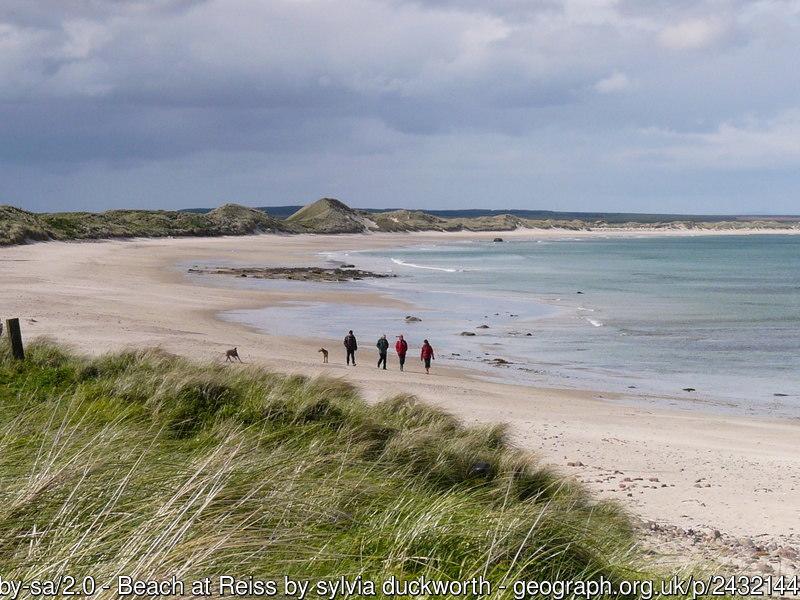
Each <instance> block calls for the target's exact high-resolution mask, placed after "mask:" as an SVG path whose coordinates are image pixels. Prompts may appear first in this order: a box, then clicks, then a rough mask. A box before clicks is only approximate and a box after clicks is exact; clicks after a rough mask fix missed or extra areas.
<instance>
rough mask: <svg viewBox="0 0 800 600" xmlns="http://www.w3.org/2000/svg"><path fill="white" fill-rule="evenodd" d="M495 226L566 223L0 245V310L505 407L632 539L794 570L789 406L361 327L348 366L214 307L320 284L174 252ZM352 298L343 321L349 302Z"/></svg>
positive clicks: (231, 253)
mask: <svg viewBox="0 0 800 600" xmlns="http://www.w3.org/2000/svg"><path fill="white" fill-rule="evenodd" d="M655 233H657V234H663V233H664V232H655ZM646 234H647V232H643V231H641V230H636V231H634V232H631V233H630V235H636V236H641V235H646ZM669 234H671V235H675V234H676V232H669ZM498 235H500V236H502V237H504V238H510V237H515V236H516V237H521V236H527V237H533V236H537V237H544V236H563V235H564V232H563V231H560V232H559V231H540V232H532V231H520V232H502V233H500V234H497V233H486V234H471V233H449V234H443V233H419V234H371V235H341V236H308V235H298V236H278V235H264V236H251V237H235V238H182V239H159V240H131V241H104V242H89V243H56V242H52V243H41V244H33V245H27V246H20V247H7V248H0V313H2V314H0V317H2V318H8V317H15V316H16V317H20V319H21V322H22V328H23V334H24V336H25V338H27V339H28V340H30V339H32V338H34V337H36V336H40V335H44V336H49V337H51V338H53V339H55V340H57V341H59V342H63V343H66V344H68V345H70V346H71V347H73V348H75V349H77V350H79V351H82V352H87V353H92V354H98V353H102V352H106V351H109V350H116V349H120V348H124V347H131V346H132V347H142V346H159V347H161V348H163V349H165V350H168V351H170V352H174V353H176V354H180V355H185V356H188V357H191V358H196V359H202V360H217V361H221V360H223V358H224V354H223V353H224V350H225V349H227V348H230V347H233V346H238V348H239V352H240V354H241V355H242V357H243V359H244V360H245V361H246V362H248V363H255V364H259V365H263V366H264V367H267V368H269V369H274V370H278V371H284V372H292V373H303V374H308V375H312V376H313V375H323V374H324V375H329V376H333V377H344V378H346V379H347V380H349V381H352V382H353V383H355V384H356V385H357V386H359V387H360V389H361V390H362V393H363V395H364V397H365V398H366V399H367V400H369V401H374V400H378V399H380V398H383V397H386V396H390V395H392V394H395V393H401V392H402V393H412V394H415V395H417V396H418V397H419V398H421V399H422V400H424V401H426V402H430V403H432V404H435V405H437V406H442V407H444V408H445V409H447V410H449V411H451V412H453V413H455V414H457V415H459V416H460V417H461V418H462V419H463V420H464V421H465V422H467V423H479V422H480V423H483V422H498V421H500V422H505V423H508V424H509V428H510V434H511V436H512V439H513V440H514V442H515V443H517V444H518V445H519V446H521V447H524V448H526V449H530V450H532V451H534V452H535V453H536V454H537V455H538V456H539V457H540V458H541V460H542V461H544V462H546V463H552V464H553V465H555V466H557V468H558V469H559V470H560V471H561V472H562V473H564V475H565V476H569V477H576V478H577V479H579V480H581V481H584V482H585V483H586V484H587V485H588V486H589V487H590V488H591V489H592V490H594V491H595V492H596V493H597V494H598V495H599V496H601V497H606V498H614V499H618V500H619V501H620V502H621V503H622V504H623V505H624V506H625V507H626V508H627V509H628V510H629V511H630V512H631V513H633V514H634V515H636V516H638V517H640V518H641V519H642V520H643V522H645V523H647V522H648V521H650V522H652V523H650V524H649V525H646V526H645V527H646V529H647V530H648V533H647V536H645V540H646V542H645V543H646V544H648V545H651V546H653V547H654V548H655V549H656V550H657V551H658V552H659V553H662V554H664V553H665V554H667V556H666V557H662V558H663V559H664V560H672V559H674V560H676V561H679V562H680V561H682V560H685V559H686V557H691V558H693V559H696V558H703V557H718V558H719V559H721V560H722V561H723V562H727V563H729V564H732V565H734V566H735V568H737V569H738V568H741V569H746V570H747V571H750V572H752V571H760V572H769V573H771V572H796V570H797V566H798V565H800V559H798V558H797V554H796V551H797V548H798V547H799V546H800V460H798V458H799V455H800V420H797V419H795V420H786V421H780V422H779V421H776V420H769V419H759V418H749V417H748V418H745V417H732V416H720V415H717V414H710V413H709V414H706V413H703V412H701V411H699V410H698V411H686V410H671V409H667V408H663V403H658V402H657V401H656V400H657V399H653V402H652V406H649V405H648V404H647V403H644V404H640V405H637V406H635V407H634V406H631V405H629V404H626V403H625V402H622V401H620V400H619V399H618V398H617V397H616V396H615V395H614V394H611V393H604V392H602V391H600V390H584V391H581V390H578V391H576V390H559V389H546V388H536V387H530V386H521V385H512V384H503V383H495V382H488V381H485V380H482V379H481V378H480V377H478V376H477V374H476V373H474V372H471V371H469V370H467V369H460V368H442V367H439V366H438V365H434V366H435V368H434V373H433V374H432V375H430V376H426V375H425V373H424V370H423V369H422V367H421V365H420V363H419V361H417V360H413V359H414V358H416V357H415V356H411V359H412V360H409V365H408V366H409V368H408V370H407V371H406V372H405V373H400V372H398V371H397V370H389V371H379V370H377V369H376V368H375V367H374V364H373V357H374V351H373V350H374V349H373V348H372V340H370V343H369V344H367V343H366V340H365V343H364V344H363V345H364V346H365V347H364V349H362V350H361V352H360V357H361V363H360V364H359V366H358V367H356V368H347V367H345V366H344V364H343V363H344V356H343V350H342V347H341V340H340V339H320V338H314V337H313V332H304V331H298V332H297V335H298V337H291V338H289V337H275V336H269V335H265V334H263V333H260V332H257V331H254V330H250V329H248V328H246V327H245V326H243V325H239V324H236V323H232V322H229V321H224V320H221V319H220V318H219V316H218V315H219V313H220V312H222V311H226V310H232V309H241V308H260V307H264V306H272V305H276V304H278V303H281V302H286V301H292V300H302V299H312V298H311V296H312V295H313V296H316V295H317V294H318V293H316V292H309V291H298V292H295V291H287V290H281V291H264V290H254V289H236V288H233V287H230V288H228V287H224V283H225V282H224V281H218V282H215V283H213V284H212V283H208V284H206V283H204V282H202V281H201V282H197V281H194V282H193V281H190V280H189V278H188V277H187V275H186V268H187V266H190V265H191V264H196V263H203V262H204V261H219V262H221V263H225V262H226V261H229V262H230V263H251V264H260V265H265V266H267V265H274V266H289V265H302V266H306V265H312V264H323V263H324V257H322V256H320V255H319V253H320V252H328V251H340V250H353V249H365V248H380V247H394V246H401V245H409V244H414V243H425V242H431V241H436V242H437V243H441V242H446V241H454V240H458V239H465V238H489V239H491V238H493V237H496V236H498ZM569 235H570V236H572V237H574V236H576V235H593V234H592V233H591V232H572V231H570V232H569ZM600 235H609V233H608V232H600ZM326 300H328V301H333V302H342V303H346V304H352V305H369V304H372V303H375V302H378V301H380V302H382V303H383V304H384V305H387V306H396V307H397V308H398V310H403V311H406V309H408V308H410V307H408V306H407V305H404V304H402V303H400V302H399V301H396V300H392V299H388V298H379V297H377V296H376V295H375V294H374V293H364V292H363V291H361V292H358V293H352V292H348V291H347V286H346V285H342V284H331V286H330V291H329V292H326ZM351 310H353V323H354V329H357V324H358V316H357V315H358V312H357V309H351ZM344 333H345V332H343V334H344ZM365 333H366V332H365ZM320 346H324V347H326V348H328V349H329V350H330V351H331V362H330V363H329V364H328V365H324V366H323V365H322V364H320V363H321V359H320V355H319V354H318V353H317V349H318V348H319V347H320ZM231 368H237V367H236V366H232V367H231ZM715 530H717V531H718V532H719V533H718V534H717V533H714V531H715ZM672 555H674V556H672Z"/></svg>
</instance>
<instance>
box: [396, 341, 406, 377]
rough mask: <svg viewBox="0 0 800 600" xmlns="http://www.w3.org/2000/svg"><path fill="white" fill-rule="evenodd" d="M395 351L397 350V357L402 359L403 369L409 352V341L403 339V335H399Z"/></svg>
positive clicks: (401, 367) (401, 366) (401, 368)
mask: <svg viewBox="0 0 800 600" xmlns="http://www.w3.org/2000/svg"><path fill="white" fill-rule="evenodd" d="M394 351H395V352H397V359H398V360H399V361H400V370H401V371H402V370H403V365H405V364H406V352H408V342H406V341H405V340H404V339H403V336H402V335H398V336H397V342H396V343H395V345H394Z"/></svg>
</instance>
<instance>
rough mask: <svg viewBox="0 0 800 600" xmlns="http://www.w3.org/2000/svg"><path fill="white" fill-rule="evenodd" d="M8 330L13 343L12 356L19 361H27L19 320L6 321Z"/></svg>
mask: <svg viewBox="0 0 800 600" xmlns="http://www.w3.org/2000/svg"><path fill="white" fill-rule="evenodd" d="M6 330H7V331H8V339H9V341H10V342H11V354H12V355H13V356H14V358H16V359H17V360H25V350H24V348H23V347H22V331H20V328H19V319H6Z"/></svg>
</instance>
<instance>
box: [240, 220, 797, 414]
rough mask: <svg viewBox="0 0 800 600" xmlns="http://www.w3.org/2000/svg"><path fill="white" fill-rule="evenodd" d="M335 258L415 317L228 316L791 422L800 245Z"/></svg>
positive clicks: (625, 241)
mask: <svg viewBox="0 0 800 600" xmlns="http://www.w3.org/2000/svg"><path fill="white" fill-rule="evenodd" d="M332 258H334V259H341V260H346V261H349V262H355V263H356V264H357V265H358V266H363V267H365V268H372V269H378V270H392V271H394V272H395V273H397V274H398V275H399V277H398V278H396V279H392V280H378V281H375V282H370V283H357V284H354V285H357V286H361V287H363V288H364V289H375V288H378V289H380V290H383V291H385V292H386V293H388V294H390V295H394V296H398V297H401V298H403V299H405V300H407V301H409V302H412V303H413V304H414V305H415V306H416V307H418V308H417V309H415V311H416V312H415V313H414V314H417V315H418V316H420V317H421V318H422V319H423V320H422V322H421V323H416V324H406V323H404V322H403V318H404V316H405V314H401V313H402V312H403V311H396V310H388V309H376V310H370V311H367V310H366V309H359V313H358V314H357V316H356V315H354V313H353V311H352V310H347V309H346V308H340V309H337V310H334V311H333V313H332V312H331V310H332V308H331V306H325V305H323V304H322V303H320V304H316V305H302V306H295V307H289V308H283V309H279V310H280V311H281V315H282V316H281V318H280V319H276V316H275V314H274V313H271V312H270V311H267V312H263V311H262V312H259V311H255V312H253V311H242V312H240V313H238V314H237V315H234V318H237V319H243V320H246V321H248V322H250V323H252V324H255V325H257V326H260V327H264V328H265V329H269V328H270V327H271V328H272V329H273V330H275V329H277V331H275V332H276V333H281V331H280V329H281V327H285V328H286V329H287V331H288V329H289V328H291V327H296V326H297V324H298V322H302V323H303V325H304V327H305V329H309V328H311V329H314V330H316V331H315V332H314V335H317V336H320V337H323V336H328V335H330V336H331V337H332V338H334V339H338V338H339V337H340V334H341V333H342V331H341V330H343V329H349V328H355V329H357V330H358V331H357V333H359V331H360V333H361V334H362V337H365V338H367V340H369V343H368V344H367V345H368V346H369V347H371V346H372V345H373V344H372V340H371V338H372V337H377V335H378V334H379V333H387V334H389V335H390V336H393V335H395V334H397V333H405V334H406V335H407V336H409V337H410V338H411V339H412V342H413V343H416V342H419V341H421V337H422V336H425V337H428V338H430V339H431V341H432V342H433V344H434V347H437V348H438V350H439V355H440V356H441V357H443V358H448V359H449V360H452V361H454V362H469V363H471V364H473V365H475V366H479V367H480V368H482V369H484V371H485V372H486V373H487V375H491V376H502V377H504V378H509V377H511V378H514V379H516V380H519V381H523V382H524V381H529V382H531V383H534V382H535V383H536V384H539V385H556V386H567V387H580V388H589V389H600V390H613V391H621V392H625V393H627V394H631V395H632V396H636V395H638V394H656V395H660V396H662V397H665V398H668V399H669V400H666V401H669V402H672V403H675V402H677V403H684V404H685V406H687V407H700V408H711V409H718V410H731V411H735V412H753V413H758V414H772V415H785V416H790V417H798V416H800V236H789V235H785V236H784V235H748V236H698V237H663V238H653V237H648V238H639V239H636V238H613V237H609V238H600V239H598V238H591V239H586V238H582V239H570V238H568V237H565V238H563V239H558V240H538V241H537V240H528V241H508V242H504V243H490V242H477V241H476V242H464V243H458V244H446V245H436V246H424V247H408V248H402V249H395V250H388V251H387V250H382V251H380V252H359V253H349V254H347V255H342V256H332ZM579 292H580V293H579ZM272 310H274V309H272ZM405 312H408V311H405ZM276 321H280V322H281V325H275V323H276ZM269 323H272V325H269ZM479 325H488V328H479ZM462 331H470V332H474V333H476V334H477V335H476V336H474V337H472V336H469V337H467V336H462V335H460V333H461V332H462ZM285 332H286V331H284V332H283V333H285ZM528 333H530V334H532V335H527V334H528ZM416 338H420V339H419V340H417V339H416ZM413 343H412V345H413ZM362 345H363V344H362ZM495 358H502V359H504V360H506V361H509V362H510V363H512V364H510V365H507V366H502V367H497V366H495V365H493V364H491V362H490V361H492V360H493V359H495ZM683 388H694V389H695V390H696V391H693V392H686V391H684V389H683Z"/></svg>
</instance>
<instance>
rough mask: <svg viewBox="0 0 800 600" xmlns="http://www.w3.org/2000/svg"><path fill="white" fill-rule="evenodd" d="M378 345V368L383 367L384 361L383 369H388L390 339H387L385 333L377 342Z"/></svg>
mask: <svg viewBox="0 0 800 600" xmlns="http://www.w3.org/2000/svg"><path fill="white" fill-rule="evenodd" d="M375 345H376V346H377V347H378V368H379V369H380V368H381V363H383V370H384V371H385V370H386V353H387V352H388V351H389V340H387V339H386V334H385V333H384V334H383V335H382V336H381V337H380V338H378V343H377V344H375Z"/></svg>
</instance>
